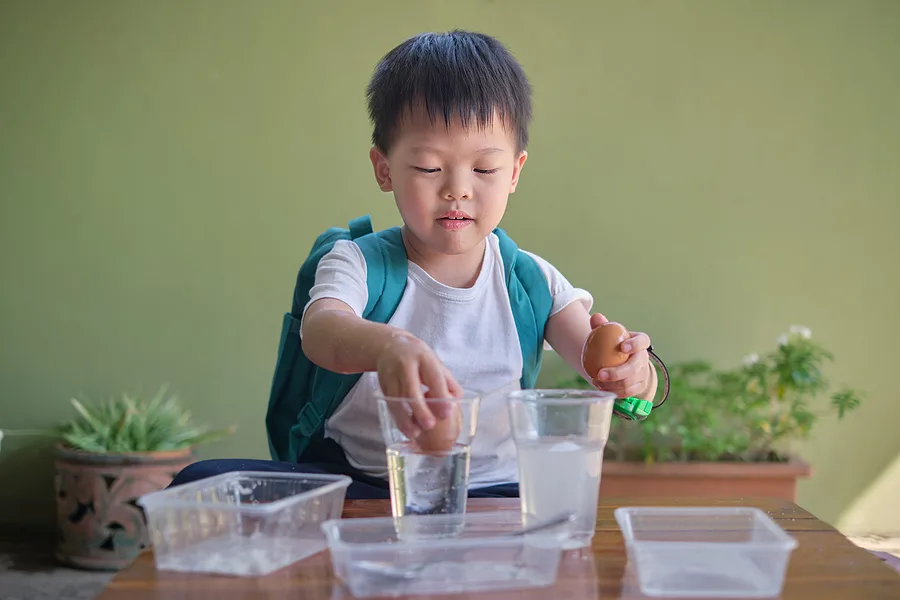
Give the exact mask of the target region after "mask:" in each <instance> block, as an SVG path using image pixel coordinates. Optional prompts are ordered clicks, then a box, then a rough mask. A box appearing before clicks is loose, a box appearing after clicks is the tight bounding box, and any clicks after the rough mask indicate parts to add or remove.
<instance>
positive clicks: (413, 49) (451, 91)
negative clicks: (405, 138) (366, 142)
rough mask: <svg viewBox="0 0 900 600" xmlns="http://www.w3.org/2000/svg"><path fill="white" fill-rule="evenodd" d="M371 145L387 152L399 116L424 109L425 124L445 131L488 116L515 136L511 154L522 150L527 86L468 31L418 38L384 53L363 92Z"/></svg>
mask: <svg viewBox="0 0 900 600" xmlns="http://www.w3.org/2000/svg"><path fill="white" fill-rule="evenodd" d="M366 99H367V104H368V110H369V118H370V119H371V121H372V124H373V126H374V128H373V131H372V142H373V143H374V144H375V146H377V147H379V148H380V149H382V150H383V151H388V148H389V146H390V144H391V137H392V136H393V134H394V132H395V130H396V127H397V124H398V122H399V121H400V119H401V118H402V117H403V112H404V111H405V110H411V109H412V108H413V106H415V105H416V104H421V105H422V106H424V108H425V111H426V113H427V114H428V117H429V119H431V120H432V121H434V120H435V119H436V118H438V116H440V117H441V118H442V119H443V120H444V123H445V124H446V125H447V126H449V125H450V122H451V120H452V119H453V116H454V114H456V115H459V118H460V120H461V122H462V124H463V126H469V124H471V123H472V122H473V120H474V122H475V123H476V124H477V125H478V126H479V127H484V126H486V125H488V124H489V123H490V122H491V120H492V118H493V116H494V111H497V114H498V116H499V118H500V121H501V122H502V123H503V124H504V125H505V126H506V127H508V128H509V129H510V130H511V131H513V132H514V133H515V137H516V143H517V145H518V148H517V150H522V149H524V148H525V147H526V146H527V144H528V125H529V123H530V122H531V84H530V83H529V82H528V78H527V77H526V76H525V72H524V71H523V70H522V67H521V65H519V63H518V61H516V59H515V58H514V57H513V56H512V54H510V53H509V51H508V50H507V49H506V48H505V47H504V46H503V44H501V43H500V42H499V41H497V40H496V39H494V38H492V37H490V36H488V35H484V34H480V33H473V32H470V31H461V30H458V29H457V30H453V31H450V32H447V33H422V34H419V35H417V36H415V37H413V38H410V39H408V40H406V41H405V42H403V43H402V44H400V45H399V46H397V47H396V48H394V49H393V50H391V51H390V52H388V53H387V54H386V55H385V56H384V58H382V59H381V62H379V63H378V66H377V67H376V68H375V73H374V74H373V75H372V79H371V81H370V82H369V86H368V88H367V90H366Z"/></svg>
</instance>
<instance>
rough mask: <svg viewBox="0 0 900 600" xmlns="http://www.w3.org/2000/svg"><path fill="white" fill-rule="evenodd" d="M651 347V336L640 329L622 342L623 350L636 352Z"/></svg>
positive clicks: (631, 352)
mask: <svg viewBox="0 0 900 600" xmlns="http://www.w3.org/2000/svg"><path fill="white" fill-rule="evenodd" d="M649 347H650V336H648V335H647V334H646V333H641V332H640V331H635V332H633V333H632V334H631V335H630V336H629V337H628V339H627V340H625V341H624V342H622V343H621V344H620V348H621V349H622V352H628V353H630V354H634V353H636V352H640V351H641V350H646V349H648V348H649Z"/></svg>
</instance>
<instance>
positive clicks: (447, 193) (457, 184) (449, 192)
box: [444, 179, 472, 200]
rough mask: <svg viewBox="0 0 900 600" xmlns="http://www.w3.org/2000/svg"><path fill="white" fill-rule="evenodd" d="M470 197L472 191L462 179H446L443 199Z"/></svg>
mask: <svg viewBox="0 0 900 600" xmlns="http://www.w3.org/2000/svg"><path fill="white" fill-rule="evenodd" d="M471 197H472V191H471V189H470V188H469V186H468V185H466V183H465V182H464V181H460V180H457V179H454V180H453V181H448V182H447V185H446V187H445V188H444V200H468V199H469V198H471Z"/></svg>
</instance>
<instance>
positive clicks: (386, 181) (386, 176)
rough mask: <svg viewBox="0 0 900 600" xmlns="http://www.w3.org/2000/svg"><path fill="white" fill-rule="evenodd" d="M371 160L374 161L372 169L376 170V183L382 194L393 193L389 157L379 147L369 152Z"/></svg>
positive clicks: (374, 147) (373, 147)
mask: <svg viewBox="0 0 900 600" xmlns="http://www.w3.org/2000/svg"><path fill="white" fill-rule="evenodd" d="M369 159H371V161H372V168H373V169H374V170H375V181H377V182H378V187H379V188H381V191H382V192H390V191H393V189H394V187H393V184H392V183H391V167H390V165H388V161H387V157H386V156H385V155H384V153H383V152H382V151H381V150H380V149H379V148H378V147H377V146H372V149H371V150H369Z"/></svg>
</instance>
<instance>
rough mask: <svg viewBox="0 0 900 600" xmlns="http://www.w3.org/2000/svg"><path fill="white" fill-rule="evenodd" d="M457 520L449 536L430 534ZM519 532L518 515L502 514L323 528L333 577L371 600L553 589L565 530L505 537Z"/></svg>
mask: <svg viewBox="0 0 900 600" xmlns="http://www.w3.org/2000/svg"><path fill="white" fill-rule="evenodd" d="M460 523H461V525H462V526H461V527H458V528H456V530H457V531H459V532H460V533H459V534H458V535H456V536H454V537H450V538H448V537H441V538H440V539H435V537H434V536H433V535H432V534H433V532H434V531H440V532H443V531H447V530H450V529H454V528H453V527H451V525H453V524H460ZM521 527H522V517H521V514H520V513H519V512H518V511H516V512H509V511H507V512H485V513H468V514H465V515H422V516H406V517H401V518H398V519H397V520H396V521H395V520H394V519H393V518H391V517H387V518H383V517H378V518H359V519H344V520H339V521H338V520H332V521H328V522H326V523H325V524H324V525H323V526H322V529H323V531H324V532H325V535H326V537H327V538H328V546H329V549H330V550H331V559H332V565H333V567H334V573H335V575H336V576H337V578H338V579H339V580H341V581H342V582H343V583H344V585H345V586H346V587H347V588H348V589H349V590H350V592H351V593H352V594H353V595H354V596H356V597H369V596H399V595H418V594H433V593H439V594H450V593H460V592H471V591H486V590H508V589H521V588H536V587H544V586H549V585H553V583H554V582H555V581H556V575H557V571H558V568H559V560H560V555H561V553H562V541H563V540H564V539H565V531H564V530H563V528H562V527H558V528H556V529H553V530H545V531H543V532H540V533H532V534H528V535H517V536H512V535H508V534H509V533H510V532H513V531H515V530H518V529H520V528H521ZM398 530H400V533H399V534H398ZM416 532H418V533H421V536H417V535H415V534H416Z"/></svg>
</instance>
